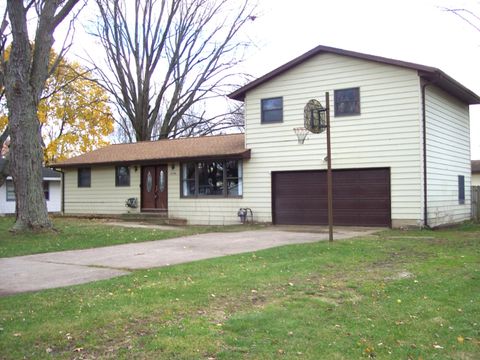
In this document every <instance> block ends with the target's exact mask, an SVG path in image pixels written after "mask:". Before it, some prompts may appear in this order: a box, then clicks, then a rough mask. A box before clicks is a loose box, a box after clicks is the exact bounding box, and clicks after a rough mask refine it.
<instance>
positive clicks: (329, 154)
mask: <svg viewBox="0 0 480 360" xmlns="http://www.w3.org/2000/svg"><path fill="white" fill-rule="evenodd" d="M325 105H326V108H327V109H326V114H325V115H326V120H327V124H326V125H327V203H328V205H327V206H328V241H333V181H332V151H331V146H330V94H329V93H328V92H326V93H325Z"/></svg>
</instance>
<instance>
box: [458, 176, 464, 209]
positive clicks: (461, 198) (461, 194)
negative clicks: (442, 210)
mask: <svg viewBox="0 0 480 360" xmlns="http://www.w3.org/2000/svg"><path fill="white" fill-rule="evenodd" d="M458 203H459V204H460V205H463V204H465V176H463V175H458Z"/></svg>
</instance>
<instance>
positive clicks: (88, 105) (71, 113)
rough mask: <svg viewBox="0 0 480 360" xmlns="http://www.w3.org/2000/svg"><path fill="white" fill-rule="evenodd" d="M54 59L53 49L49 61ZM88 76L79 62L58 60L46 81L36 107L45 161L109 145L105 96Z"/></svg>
mask: <svg viewBox="0 0 480 360" xmlns="http://www.w3.org/2000/svg"><path fill="white" fill-rule="evenodd" d="M56 58H57V55H56V54H55V53H53V52H52V54H51V61H54V59H56ZM89 75H90V73H89V72H88V71H87V70H86V69H84V68H83V67H82V66H80V65H79V64H78V63H75V62H71V63H69V62H67V61H65V60H61V62H60V64H59V65H58V66H57V67H56V69H55V72H54V73H53V75H52V76H51V77H50V78H49V79H48V80H47V82H46V85H45V89H44V91H43V94H42V99H41V100H40V102H39V105H38V110H37V115H38V119H39V121H40V124H41V125H40V129H41V133H42V139H43V145H44V146H43V149H44V150H43V153H44V161H45V163H46V164H51V163H54V162H56V161H61V160H64V159H66V158H69V157H72V156H75V155H79V154H83V153H86V152H88V151H92V150H94V149H96V148H98V147H101V146H104V145H106V144H108V138H107V137H108V135H110V134H111V133H112V132H113V127H114V119H113V115H112V113H111V110H110V107H109V106H108V96H107V94H106V93H105V91H104V90H103V88H102V87H100V86H99V85H98V84H96V83H95V82H93V81H91V80H89V78H88V77H89ZM5 109H6V107H5V106H3V107H2V110H1V114H0V133H2V132H3V130H4V129H5V128H6V126H7V124H8V114H7V113H6V110H5Z"/></svg>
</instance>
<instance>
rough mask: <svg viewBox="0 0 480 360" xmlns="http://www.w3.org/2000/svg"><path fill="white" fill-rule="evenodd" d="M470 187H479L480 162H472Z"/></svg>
mask: <svg viewBox="0 0 480 360" xmlns="http://www.w3.org/2000/svg"><path fill="white" fill-rule="evenodd" d="M472 186H480V160H472Z"/></svg>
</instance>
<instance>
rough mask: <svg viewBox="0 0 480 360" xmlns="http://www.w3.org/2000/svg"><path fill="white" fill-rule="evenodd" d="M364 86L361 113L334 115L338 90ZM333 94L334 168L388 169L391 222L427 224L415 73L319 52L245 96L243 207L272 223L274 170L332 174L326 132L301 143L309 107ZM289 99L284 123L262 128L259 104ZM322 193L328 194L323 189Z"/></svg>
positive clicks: (331, 99) (285, 103)
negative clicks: (422, 200) (295, 130)
mask: <svg viewBox="0 0 480 360" xmlns="http://www.w3.org/2000/svg"><path fill="white" fill-rule="evenodd" d="M350 87H359V88H360V108H361V114H360V115H354V116H342V117H334V112H333V101H334V90H336V89H344V88H350ZM325 91H329V92H330V107H331V123H332V166H333V168H334V169H347V168H351V169H354V168H372V167H389V168H390V169H391V194H392V199H391V201H392V219H393V220H394V222H395V221H396V220H399V222H400V221H401V222H402V223H409V224H413V225H416V224H420V223H421V221H422V208H421V206H422V204H421V203H420V202H419V201H418V199H420V198H421V197H422V196H421V195H422V186H421V184H422V179H421V159H422V151H421V121H420V119H421V110H420V109H421V100H420V99H421V97H420V83H419V78H418V75H417V73H416V72H415V71H412V70H409V69H404V68H400V67H394V66H390V65H386V64H380V63H374V62H369V61H364V60H359V59H354V58H349V57H344V56H339V55H334V54H321V55H317V56H315V57H314V58H312V59H310V60H308V61H306V62H305V63H303V64H301V65H299V66H297V67H295V68H293V69H290V70H289V71H287V72H286V73H284V74H282V75H280V76H277V77H276V78H274V79H272V80H270V81H269V82H267V83H265V84H262V85H261V86H259V87H257V88H255V89H253V90H251V91H250V92H248V93H247V97H246V101H245V103H246V119H247V121H246V147H247V148H249V149H251V150H252V153H251V155H252V158H251V159H250V160H249V161H247V162H245V164H244V178H245V179H246V180H245V183H244V199H243V206H248V207H251V208H252V209H253V210H254V213H255V215H256V219H257V220H258V221H267V222H269V221H271V220H272V219H271V173H272V171H285V170H307V169H326V162H325V161H324V158H325V156H326V140H325V134H309V135H308V137H307V140H306V141H305V143H304V144H303V145H299V144H297V139H296V137H295V134H294V133H293V128H294V127H300V126H303V108H304V106H305V104H306V103H307V101H308V100H310V99H318V100H320V102H321V103H322V104H323V105H324V106H325V99H324V93H325ZM276 96H282V97H283V106H284V121H283V122H282V123H277V124H261V123H260V112H261V109H260V100H261V99H263V98H269V97H276ZM320 191H322V190H320Z"/></svg>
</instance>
